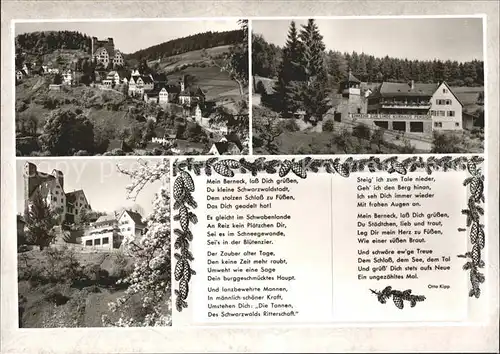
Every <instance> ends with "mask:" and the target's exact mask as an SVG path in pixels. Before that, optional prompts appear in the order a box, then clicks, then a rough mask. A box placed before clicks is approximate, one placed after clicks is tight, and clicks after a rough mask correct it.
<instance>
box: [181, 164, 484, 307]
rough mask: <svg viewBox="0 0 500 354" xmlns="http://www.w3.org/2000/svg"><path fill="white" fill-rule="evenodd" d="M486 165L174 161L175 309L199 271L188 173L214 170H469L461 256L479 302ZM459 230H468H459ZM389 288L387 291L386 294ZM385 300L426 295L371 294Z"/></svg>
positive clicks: (254, 172) (282, 173)
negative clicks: (466, 241)
mask: <svg viewBox="0 0 500 354" xmlns="http://www.w3.org/2000/svg"><path fill="white" fill-rule="evenodd" d="M483 161H484V158H483V157H481V156H456V155H455V156H451V155H448V156H441V157H436V156H430V157H427V158H425V159H424V158H423V157H422V156H410V157H407V158H405V159H402V160H400V157H399V156H390V157H386V158H380V157H375V156H371V157H369V158H353V157H348V158H345V159H344V160H342V159H341V158H340V157H337V158H328V159H326V158H325V159H321V158H320V159H318V158H312V157H303V158H298V159H296V158H290V159H286V158H282V159H279V158H273V159H267V158H266V157H258V158H255V159H253V160H251V159H249V158H241V159H239V160H236V159H226V158H219V157H212V158H208V159H206V160H195V158H187V159H183V160H180V159H176V160H175V161H174V162H173V168H172V173H173V176H174V177H175V182H174V187H173V195H174V200H175V203H174V206H173V208H174V210H178V213H177V214H176V215H174V221H178V222H179V224H180V229H179V228H176V229H174V234H175V235H176V236H177V239H176V240H175V243H174V247H175V249H176V250H180V251H178V252H176V253H175V254H174V257H175V258H176V260H177V263H176V265H175V270H174V278H175V281H177V282H179V288H178V289H176V290H175V291H174V293H175V295H176V296H177V298H176V308H177V310H178V311H179V312H181V311H182V309H183V308H186V307H187V306H188V304H187V297H188V294H189V281H190V280H191V275H194V274H195V271H194V270H193V269H191V263H190V262H192V261H193V260H194V257H193V255H192V253H191V252H190V251H189V246H190V242H191V241H192V239H193V234H192V233H191V231H190V229H189V225H190V223H193V224H195V223H196V222H197V217H196V215H195V214H194V212H193V211H192V210H193V209H196V207H197V204H196V201H195V200H194V199H193V196H192V194H191V193H193V192H194V190H195V186H194V183H193V178H192V177H191V175H190V173H194V174H195V175H196V176H200V175H201V174H202V172H203V173H204V174H205V175H206V176H211V175H212V172H213V171H214V172H215V173H217V174H218V175H220V176H223V177H227V178H231V177H234V176H235V174H236V173H251V174H252V176H256V175H257V174H258V173H259V172H265V173H268V174H278V175H279V177H281V178H283V177H286V176H287V175H289V174H290V173H292V174H294V175H295V176H297V177H299V178H301V179H305V178H307V173H308V172H312V173H318V172H326V173H329V174H338V175H340V176H342V177H345V178H347V177H349V176H350V175H351V174H352V173H355V172H365V171H368V172H372V173H373V172H387V173H391V174H392V173H396V174H400V175H406V174H407V173H408V172H420V171H425V172H426V173H427V174H429V175H430V174H432V173H433V172H435V171H442V172H447V171H465V170H467V171H468V172H469V174H470V175H471V177H468V178H466V180H465V181H464V186H469V187H470V188H469V189H470V197H469V200H468V209H464V210H462V213H463V214H465V215H467V227H469V228H470V230H469V232H470V240H471V243H472V249H471V251H469V252H466V253H465V254H463V255H458V257H462V258H470V261H468V262H467V263H466V264H465V265H464V267H463V268H464V270H470V281H471V285H472V289H471V290H470V292H469V296H471V297H472V296H475V297H476V298H479V296H480V293H481V291H480V288H479V284H480V283H483V282H484V281H485V277H484V275H483V274H482V273H480V272H479V271H478V269H479V268H483V267H484V266H485V263H484V261H483V260H482V259H481V250H482V249H483V248H484V244H485V233H484V224H481V223H480V219H481V216H482V215H483V214H484V209H483V207H481V205H480V204H481V203H484V202H485V197H484V175H483V174H482V171H481V169H480V168H479V167H478V166H479V165H481V164H482V163H483ZM459 231H467V230H466V229H459ZM387 289H388V290H387ZM371 291H372V292H373V293H375V294H377V296H378V297H379V301H380V299H382V298H384V301H385V300H386V299H388V298H389V297H390V296H392V297H393V301H394V303H395V304H396V306H397V307H398V308H400V309H402V308H403V305H402V304H403V300H408V301H410V304H412V306H411V307H413V306H415V305H414V304H413V303H414V302H415V303H416V302H419V301H424V300H425V296H421V295H418V296H416V297H414V296H415V295H410V293H411V290H410V292H408V290H406V291H399V290H392V288H391V287H386V288H385V289H384V290H382V291H381V292H378V291H374V290H371Z"/></svg>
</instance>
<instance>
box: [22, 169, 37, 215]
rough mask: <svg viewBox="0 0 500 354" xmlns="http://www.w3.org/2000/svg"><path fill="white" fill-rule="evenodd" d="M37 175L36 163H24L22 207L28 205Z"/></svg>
mask: <svg viewBox="0 0 500 354" xmlns="http://www.w3.org/2000/svg"><path fill="white" fill-rule="evenodd" d="M37 175H38V172H37V168H36V165H35V164H33V163H31V162H26V163H25V164H24V171H23V177H24V207H25V208H26V206H27V205H28V201H29V197H30V195H31V193H32V192H33V190H34V189H35V188H36V186H37V184H36V177H37Z"/></svg>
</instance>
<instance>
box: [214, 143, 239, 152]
mask: <svg viewBox="0 0 500 354" xmlns="http://www.w3.org/2000/svg"><path fill="white" fill-rule="evenodd" d="M214 146H215V148H216V149H217V151H218V152H219V154H220V155H223V154H225V153H227V152H228V151H230V148H233V149H235V150H238V151H237V152H239V151H241V149H240V148H238V146H237V145H236V144H235V143H233V142H231V141H219V142H218V143H214ZM235 152H236V151H235Z"/></svg>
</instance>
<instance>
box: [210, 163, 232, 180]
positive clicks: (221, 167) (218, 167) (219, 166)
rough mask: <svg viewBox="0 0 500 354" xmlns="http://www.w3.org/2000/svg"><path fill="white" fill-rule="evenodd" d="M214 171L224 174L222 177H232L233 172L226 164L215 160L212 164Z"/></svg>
mask: <svg viewBox="0 0 500 354" xmlns="http://www.w3.org/2000/svg"><path fill="white" fill-rule="evenodd" d="M213 168H214V171H215V172H217V173H218V174H219V175H221V176H224V177H233V176H234V172H233V171H231V170H230V169H229V168H228V167H227V166H226V165H224V164H222V163H220V162H217V163H215V164H214V166H213Z"/></svg>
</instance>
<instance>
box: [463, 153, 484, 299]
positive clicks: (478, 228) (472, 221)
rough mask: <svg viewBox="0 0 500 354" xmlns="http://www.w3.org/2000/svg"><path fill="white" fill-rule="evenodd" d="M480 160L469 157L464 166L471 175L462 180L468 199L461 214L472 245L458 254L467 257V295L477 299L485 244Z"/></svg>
mask: <svg viewBox="0 0 500 354" xmlns="http://www.w3.org/2000/svg"><path fill="white" fill-rule="evenodd" d="M481 162H482V161H481V160H477V159H474V158H473V159H470V160H468V161H467V162H466V164H465V168H464V169H467V171H468V172H469V174H470V175H471V176H470V177H468V178H466V179H465V180H464V183H463V185H464V186H466V187H469V200H468V203H467V209H463V210H462V214H464V215H465V216H466V224H467V227H468V228H469V240H470V243H471V245H472V248H471V250H470V251H468V252H465V253H464V254H460V255H458V257H460V258H465V259H467V262H466V263H465V264H464V265H463V269H464V270H465V271H469V280H470V284H471V288H470V289H469V296H470V297H475V298H476V299H478V298H479V297H480V296H481V287H480V285H481V283H484V281H485V276H484V274H483V273H482V272H481V271H480V269H482V268H484V267H485V263H484V261H483V260H482V259H481V251H482V250H483V249H484V246H485V233H484V224H482V223H481V217H482V216H483V214H484V209H483V207H482V205H481V204H482V203H484V202H485V198H484V175H483V174H482V172H481V169H480V168H479V167H478V164H479V163H481Z"/></svg>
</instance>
